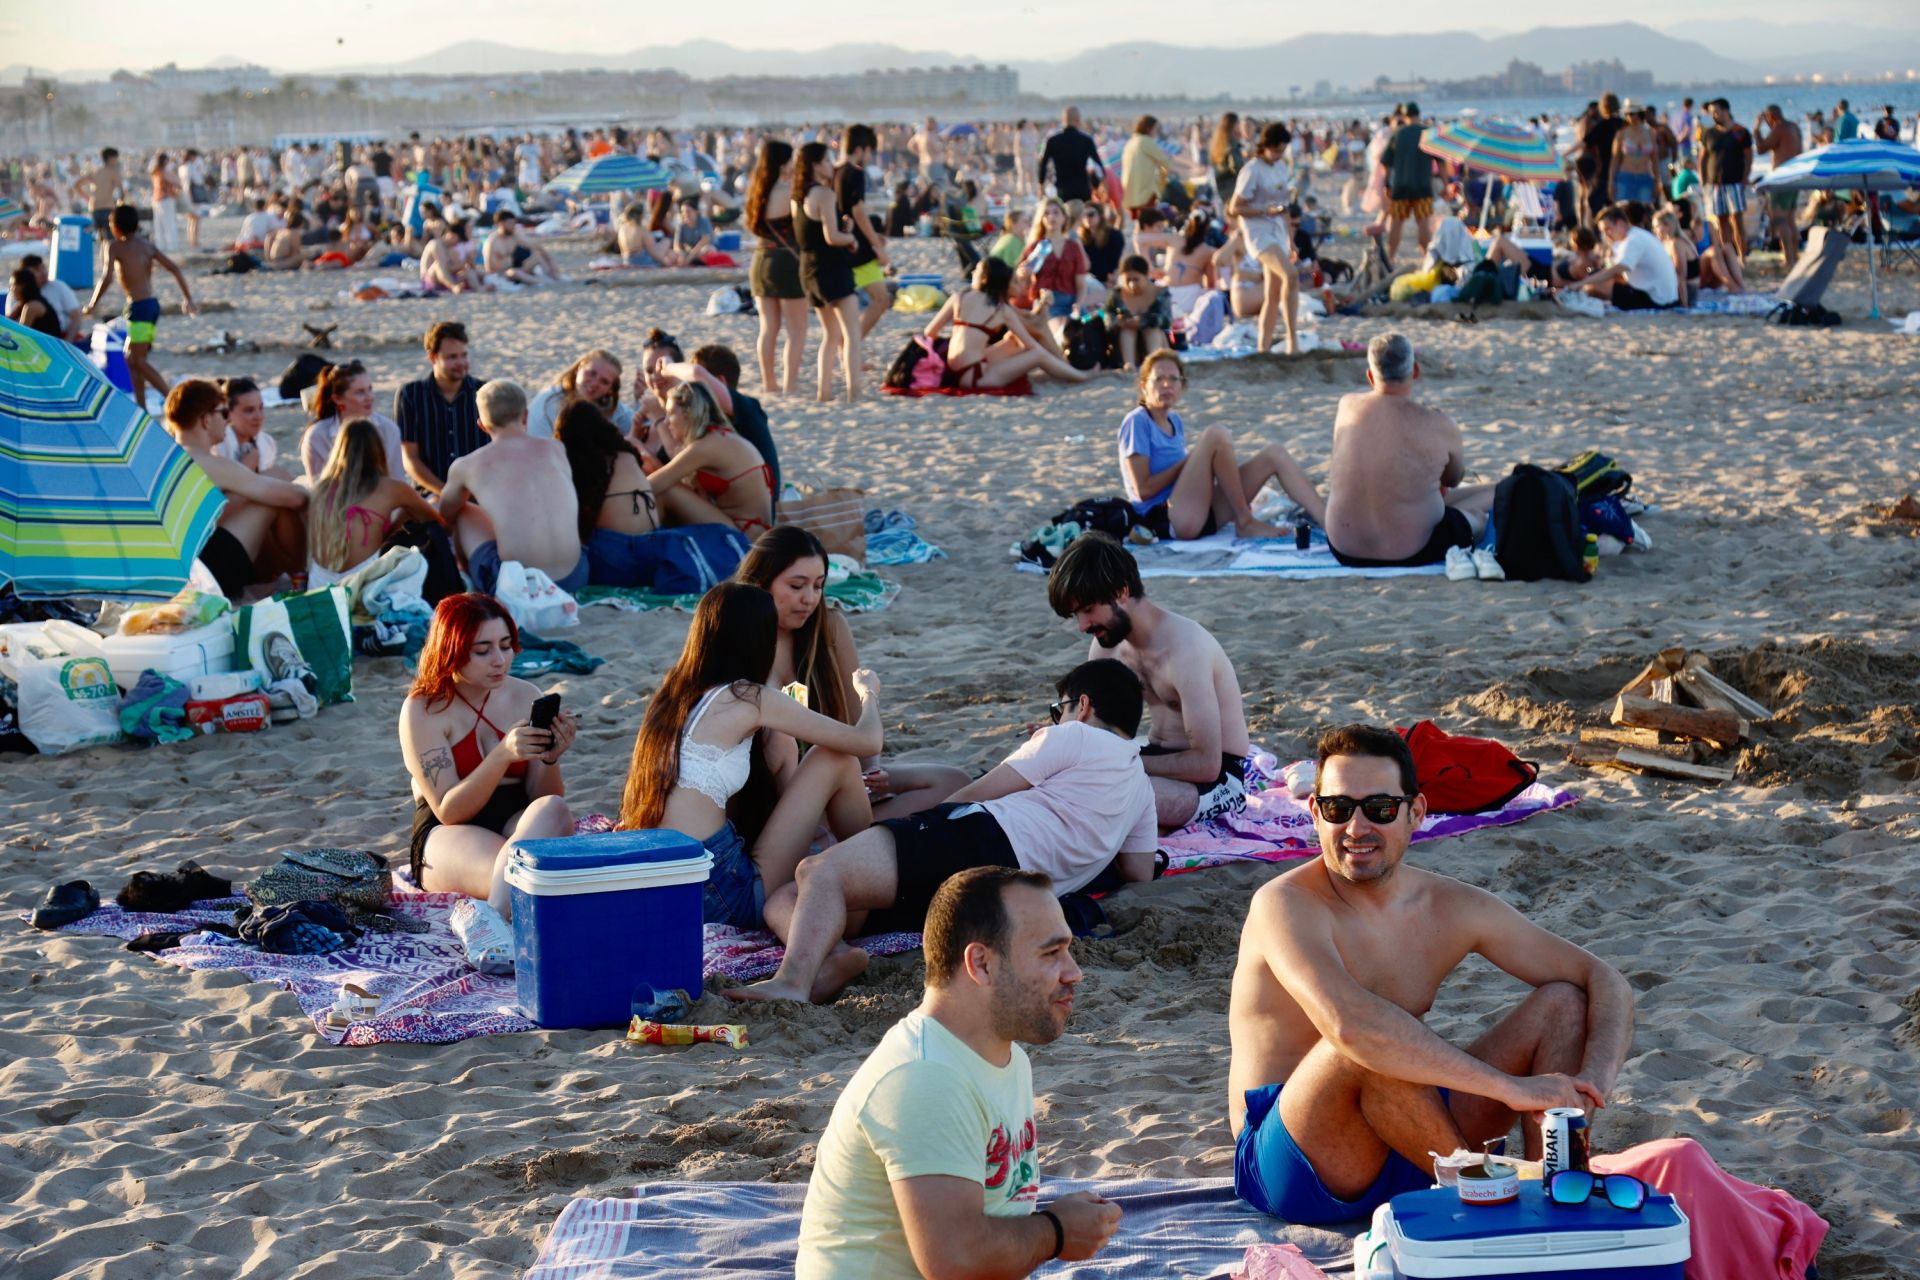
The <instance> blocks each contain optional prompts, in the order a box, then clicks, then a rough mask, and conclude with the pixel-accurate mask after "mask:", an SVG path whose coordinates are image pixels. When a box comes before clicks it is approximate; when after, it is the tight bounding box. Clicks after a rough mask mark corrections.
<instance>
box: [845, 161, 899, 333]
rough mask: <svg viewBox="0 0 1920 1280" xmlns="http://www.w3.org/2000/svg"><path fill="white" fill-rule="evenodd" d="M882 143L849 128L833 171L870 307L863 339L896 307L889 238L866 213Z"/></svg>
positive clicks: (859, 284)
mask: <svg viewBox="0 0 1920 1280" xmlns="http://www.w3.org/2000/svg"><path fill="white" fill-rule="evenodd" d="M878 146H879V140H878V139H877V138H876V137H875V136H874V132H873V126H872V125H865V124H854V125H848V126H847V134H846V137H845V139H844V140H842V142H841V144H840V155H841V161H840V165H839V167H838V168H836V169H835V170H834V171H833V199H834V203H835V204H836V205H837V206H838V207H839V209H840V216H841V217H842V218H844V219H846V221H847V225H848V228H849V229H850V230H851V231H852V232H853V250H852V254H853V287H854V288H856V289H864V290H866V293H867V301H868V302H869V303H870V304H871V305H869V306H868V307H867V312H866V314H865V315H864V316H862V317H861V318H860V336H861V337H863V338H864V337H865V336H866V335H868V334H870V333H872V332H873V329H874V326H875V325H877V324H879V323H880V322H881V321H882V320H883V319H885V318H886V315H887V309H888V308H889V307H891V306H892V305H893V291H892V290H891V289H889V288H888V287H887V278H886V277H887V238H886V236H884V235H882V234H881V233H880V229H879V228H878V227H876V226H874V225H873V215H872V214H871V213H870V212H868V210H867V166H868V165H870V164H872V163H873V153H874V149H875V148H876V147H878Z"/></svg>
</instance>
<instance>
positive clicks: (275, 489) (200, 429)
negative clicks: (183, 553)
mask: <svg viewBox="0 0 1920 1280" xmlns="http://www.w3.org/2000/svg"><path fill="white" fill-rule="evenodd" d="M166 424H167V431H168V433H169V434H170V435H172V436H173V438H174V439H175V440H176V441H178V442H179V444H180V447H181V448H182V449H184V450H186V452H187V456H188V457H190V458H192V459H193V460H194V461H195V462H197V463H199V464H200V469H201V470H202V471H204V472H206V473H207V478H208V479H209V480H211V481H213V483H214V484H215V485H216V486H217V487H218V488H219V490H220V492H221V493H223V494H225V495H226V499H227V505H226V507H225V508H224V509H222V510H221V512H220V523H219V525H218V526H217V527H216V528H215V529H214V531H213V533H212V535H211V536H210V537H208V539H207V543H206V546H204V547H203V548H201V551H200V562H201V563H202V564H204V565H206V566H207V570H208V572H210V573H212V574H213V576H214V580H215V581H216V582H218V583H219V584H220V591H221V594H223V595H225V596H226V597H227V599H229V600H231V601H233V602H234V603H235V604H236V605H237V604H238V603H239V602H240V597H241V595H242V594H243V593H244V592H245V591H246V589H247V588H248V587H250V586H252V585H253V584H254V583H255V582H258V581H260V580H261V577H262V575H261V574H260V573H259V572H258V571H257V570H256V568H255V563H254V562H255V561H256V560H258V559H259V558H260V553H261V551H262V550H263V549H265V548H267V547H268V546H269V544H270V543H271V544H275V549H276V550H278V551H280V552H281V553H282V554H283V555H287V554H292V548H296V547H297V548H298V556H297V560H296V562H297V563H299V564H301V565H305V564H306V553H305V531H304V529H303V528H302V526H301V523H300V512H301V511H302V510H303V509H304V508H305V507H306V505H307V491H306V490H305V489H302V488H301V487H300V486H299V485H297V484H294V483H292V482H291V481H288V480H279V479H275V478H274V477H273V476H270V475H262V474H260V473H259V472H257V471H255V470H253V469H252V468H251V467H248V466H246V465H244V464H242V463H239V462H235V461H233V460H232V459H231V458H225V457H222V456H221V455H220V454H218V453H216V452H215V449H216V447H217V446H219V445H221V444H223V443H224V442H225V441H226V438H227V395H226V392H224V391H222V390H221V389H220V388H219V387H217V386H215V385H214V384H213V383H211V382H204V381H201V380H200V379H198V378H188V379H185V380H184V381H182V382H181V383H180V385H179V386H177V387H175V388H174V389H173V390H172V391H171V392H169V393H168V394H167V408H166Z"/></svg>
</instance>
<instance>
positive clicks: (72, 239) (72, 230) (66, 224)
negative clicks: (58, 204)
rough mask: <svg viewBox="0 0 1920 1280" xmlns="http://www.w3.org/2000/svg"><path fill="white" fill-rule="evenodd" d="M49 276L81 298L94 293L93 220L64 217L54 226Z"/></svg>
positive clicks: (48, 267) (76, 216) (78, 216)
mask: <svg viewBox="0 0 1920 1280" xmlns="http://www.w3.org/2000/svg"><path fill="white" fill-rule="evenodd" d="M47 274H48V275H50V276H52V277H53V278H54V279H55V280H58V281H59V282H60V283H62V284H64V285H66V286H67V288H69V289H71V290H73V291H74V292H75V293H77V294H79V295H80V296H81V297H83V298H84V297H85V296H86V295H87V294H89V293H91V292H92V291H93V219H92V218H89V217H87V216H85V215H84V214H72V213H69V214H63V215H61V216H60V217H59V218H58V219H56V220H55V222H54V225H53V248H52V251H51V252H50V253H49V255H48V259H47Z"/></svg>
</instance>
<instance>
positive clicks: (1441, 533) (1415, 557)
mask: <svg viewBox="0 0 1920 1280" xmlns="http://www.w3.org/2000/svg"><path fill="white" fill-rule="evenodd" d="M1472 545H1473V522H1472V521H1470V520H1468V519H1467V517H1466V514H1465V513H1464V512H1462V511H1461V510H1460V509H1459V508H1458V507H1448V508H1447V511H1446V514H1445V515H1443V516H1441V517H1440V523H1439V524H1436V525H1435V526H1433V535H1432V536H1431V537H1429V538H1428V539H1427V545H1426V546H1424V547H1422V548H1420V549H1419V550H1418V551H1416V552H1414V553H1413V554H1412V555H1410V556H1408V557H1406V558H1405V559H1404V560H1369V559H1368V558H1367V557H1365V556H1350V555H1344V554H1342V553H1341V550H1340V548H1338V547H1336V546H1334V545H1333V544H1332V543H1328V544H1327V550H1329V551H1331V552H1333V558H1334V559H1335V560H1338V561H1339V562H1340V563H1341V564H1343V565H1345V566H1347V568H1349V569H1412V568H1418V567H1419V566H1421V565H1426V564H1439V563H1440V562H1441V561H1443V560H1445V559H1446V558H1447V551H1448V549H1449V548H1452V547H1471V546H1472Z"/></svg>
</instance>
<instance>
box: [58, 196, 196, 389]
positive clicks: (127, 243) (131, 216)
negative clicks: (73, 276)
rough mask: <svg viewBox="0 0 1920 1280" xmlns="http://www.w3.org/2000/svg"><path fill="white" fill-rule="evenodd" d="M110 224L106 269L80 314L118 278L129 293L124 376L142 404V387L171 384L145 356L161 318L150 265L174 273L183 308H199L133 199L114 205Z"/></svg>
mask: <svg viewBox="0 0 1920 1280" xmlns="http://www.w3.org/2000/svg"><path fill="white" fill-rule="evenodd" d="M112 224H113V243H112V244H111V245H109V246H108V247H107V269H106V270H105V271H103V272H101V273H100V281H99V283H98V284H96V285H94V286H93V297H91V298H89V299H87V305H86V307H85V308H84V309H83V311H82V314H84V315H89V316H90V315H92V314H93V311H94V308H95V307H98V306H99V305H100V298H101V296H102V295H103V294H105V293H106V291H107V285H109V284H110V283H112V282H113V281H114V280H115V279H118V280H119V282H120V287H121V288H122V289H124V290H125V291H126V294H127V310H126V317H127V376H128V377H130V378H132V379H133V399H134V403H135V404H141V405H144V404H145V403H146V391H145V389H144V388H146V387H149V386H150V387H152V388H153V389H154V390H155V391H158V392H159V393H160V394H161V396H163V397H164V396H165V395H166V394H167V392H168V391H169V390H170V388H169V387H168V386H167V380H166V379H165V378H163V377H161V376H160V371H159V370H157V369H155V368H154V367H153V365H152V364H150V363H149V362H148V360H147V354H148V353H149V352H151V351H152V350H153V334H154V329H155V328H156V327H157V326H158V325H159V323H160V299H158V298H156V297H154V296H153V269H154V267H156V266H158V267H160V268H162V269H164V270H166V271H168V272H170V273H171V274H172V276H173V278H174V282H175V283H177V284H178V285H179V286H180V298H181V302H182V310H184V311H185V313H186V314H187V315H189V316H197V315H199V314H200V308H199V307H197V306H195V305H194V301H193V290H191V289H189V288H188V287H187V277H186V276H185V275H183V274H181V271H180V268H179V267H178V266H176V265H175V264H174V261H173V259H172V258H169V257H168V256H167V255H166V254H164V253H162V252H160V251H159V250H158V249H156V248H154V247H153V242H152V241H150V240H148V239H146V238H145V237H144V236H142V235H141V234H140V214H139V212H138V211H137V210H135V209H134V207H133V206H132V205H130V204H119V205H115V206H114V207H113V217H112Z"/></svg>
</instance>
